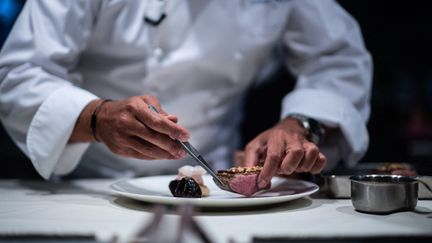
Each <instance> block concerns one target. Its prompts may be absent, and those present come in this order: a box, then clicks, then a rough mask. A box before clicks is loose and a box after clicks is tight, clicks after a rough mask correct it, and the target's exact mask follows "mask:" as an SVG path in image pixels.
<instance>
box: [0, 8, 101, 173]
mask: <svg viewBox="0 0 432 243" xmlns="http://www.w3.org/2000/svg"><path fill="white" fill-rule="evenodd" d="M97 8H98V2H97V1H85V0H80V1H68V0H61V1H60V0H59V1H43V0H40V1H39V0H29V1H27V3H26V4H25V6H24V8H23V10H22V12H21V14H20V16H19V17H18V19H17V21H16V23H15V25H14V27H13V29H12V31H11V33H10V34H9V36H8V39H7V41H6V43H5V45H4V46H3V49H2V50H1V53H0V118H1V121H2V122H3V125H4V127H5V128H6V130H7V132H8V134H9V135H10V136H11V138H12V139H13V140H14V142H15V143H16V144H17V145H18V147H19V148H20V149H21V150H22V151H23V152H24V153H25V154H26V155H27V156H28V157H29V158H30V160H31V161H32V163H33V165H34V167H35V168H36V170H37V171H38V172H39V174H40V175H41V176H42V177H44V178H45V179H49V178H50V177H51V175H53V174H59V175H61V174H66V173H68V172H70V171H71V170H73V169H74V167H75V166H76V165H77V164H78V162H79V160H80V158H81V156H82V154H83V153H84V152H85V150H86V149H87V147H88V145H89V144H88V143H76V144H68V143H67V142H68V140H69V137H70V135H71V133H72V130H73V128H74V125H75V121H76V120H77V118H78V116H79V115H80V112H81V111H82V109H83V108H84V107H85V106H86V105H87V104H88V103H89V102H90V101H91V100H93V99H96V98H97V97H96V96H95V95H93V94H91V93H89V92H87V91H85V90H84V89H81V88H80V86H81V84H82V78H81V76H80V74H79V73H78V72H76V69H75V67H76V66H77V63H78V61H79V54H80V52H82V50H83V49H84V48H85V46H86V43H88V39H89V36H90V33H91V31H92V26H93V22H94V18H95V15H96V11H97Z"/></svg>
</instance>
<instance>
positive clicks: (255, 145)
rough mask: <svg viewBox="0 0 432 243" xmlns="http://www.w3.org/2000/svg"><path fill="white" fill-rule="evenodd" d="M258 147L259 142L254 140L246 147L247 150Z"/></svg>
mask: <svg viewBox="0 0 432 243" xmlns="http://www.w3.org/2000/svg"><path fill="white" fill-rule="evenodd" d="M257 147H258V146H257V144H256V143H255V142H254V141H252V142H250V143H248V144H247V145H246V147H245V149H246V150H256V148H257Z"/></svg>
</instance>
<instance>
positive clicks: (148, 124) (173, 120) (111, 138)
mask: <svg viewBox="0 0 432 243" xmlns="http://www.w3.org/2000/svg"><path fill="white" fill-rule="evenodd" d="M102 102H103V101H102V100H95V101H92V102H90V104H89V105H87V107H86V108H85V109H84V111H83V112H82V113H81V115H80V118H79V119H78V121H77V123H76V125H75V128H74V131H73V133H72V136H71V138H70V140H69V142H83V141H87V142H91V141H95V140H98V141H100V142H103V143H105V145H106V146H107V147H108V148H109V149H110V150H111V151H112V152H113V153H115V154H118V155H121V156H126V157H134V158H138V159H145V160H153V159H180V158H183V157H184V156H185V155H186V153H185V151H184V150H183V148H182V147H181V145H180V144H179V143H178V142H176V141H175V140H173V139H172V138H175V139H177V140H180V141H187V140H188V139H189V132H188V131H187V129H185V128H183V127H181V126H180V125H178V124H177V117H176V116H174V115H171V114H168V113H166V112H165V111H164V110H163V109H162V107H161V106H160V104H159V102H158V100H157V99H156V98H154V97H152V96H134V97H130V98H127V99H122V100H115V101H108V102H104V103H102ZM149 105H153V106H154V107H155V108H156V109H157V110H158V112H154V111H153V110H151V109H150V108H149ZM95 109H96V117H97V120H96V129H95V134H94V136H93V132H92V130H91V128H90V122H91V121H90V119H91V115H92V114H93V112H94V111H95Z"/></svg>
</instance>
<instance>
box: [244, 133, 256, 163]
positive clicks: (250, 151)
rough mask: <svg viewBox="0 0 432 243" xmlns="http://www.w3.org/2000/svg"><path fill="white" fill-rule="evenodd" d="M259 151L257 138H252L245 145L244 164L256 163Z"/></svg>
mask: <svg viewBox="0 0 432 243" xmlns="http://www.w3.org/2000/svg"><path fill="white" fill-rule="evenodd" d="M259 151H260V142H259V141H258V140H252V141H251V142H249V143H248V144H247V145H246V147H245V160H244V166H247V167H251V166H254V165H256V164H258V158H259Z"/></svg>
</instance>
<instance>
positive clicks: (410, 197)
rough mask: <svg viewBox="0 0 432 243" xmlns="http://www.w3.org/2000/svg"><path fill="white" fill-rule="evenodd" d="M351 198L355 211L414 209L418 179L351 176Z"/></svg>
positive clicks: (372, 211) (393, 176)
mask: <svg viewBox="0 0 432 243" xmlns="http://www.w3.org/2000/svg"><path fill="white" fill-rule="evenodd" d="M350 179H351V200H352V204H353V206H354V208H355V209H356V210H357V211H360V212H365V213H374V214H389V213H393V212H397V211H408V210H414V208H415V207H416V205H417V199H418V181H417V180H416V179H413V178H410V177H405V176H398V175H357V176H351V177H350Z"/></svg>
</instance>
